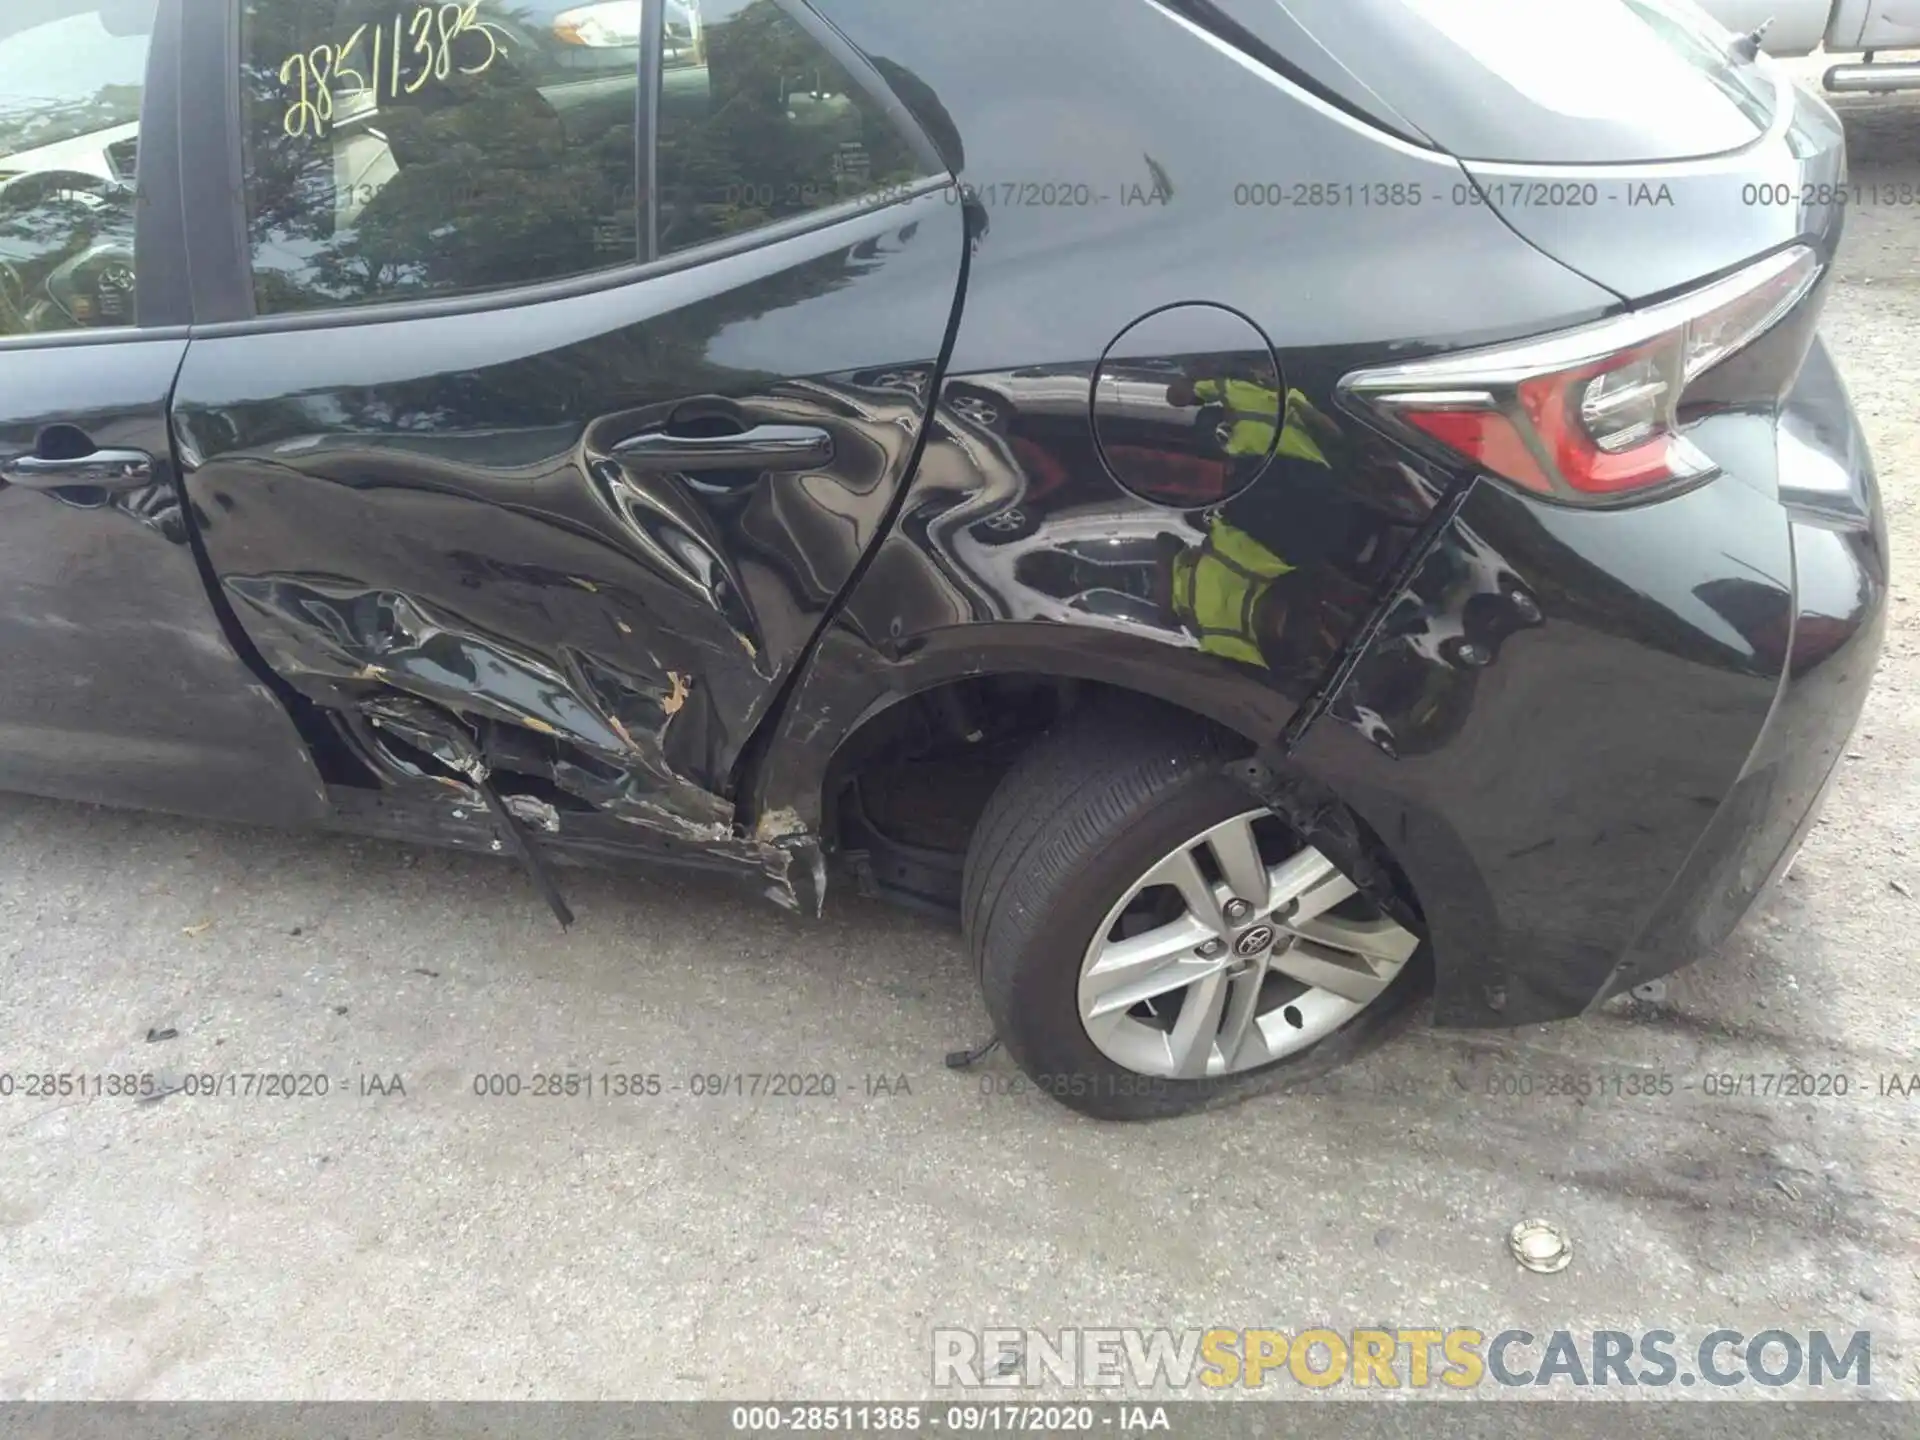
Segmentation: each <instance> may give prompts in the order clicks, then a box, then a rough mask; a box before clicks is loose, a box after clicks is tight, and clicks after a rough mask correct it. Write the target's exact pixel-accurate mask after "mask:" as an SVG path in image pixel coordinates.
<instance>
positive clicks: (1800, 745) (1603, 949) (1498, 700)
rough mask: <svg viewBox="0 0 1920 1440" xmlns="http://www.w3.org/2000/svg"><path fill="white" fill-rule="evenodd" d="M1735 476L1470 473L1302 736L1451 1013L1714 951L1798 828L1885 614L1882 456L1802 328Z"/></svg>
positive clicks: (1751, 427) (1497, 1018) (1555, 993)
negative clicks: (1653, 499)
mask: <svg viewBox="0 0 1920 1440" xmlns="http://www.w3.org/2000/svg"><path fill="white" fill-rule="evenodd" d="M1716 425H1717V426H1718V428H1717V429H1716V430H1715V432H1714V433H1713V434H1712V435H1710V436H1707V437H1706V448H1708V449H1709V450H1710V451H1711V452H1712V453H1714V454H1715V455H1716V458H1718V459H1719V460H1720V461H1721V464H1722V466H1723V467H1724V468H1725V469H1726V471H1727V472H1728V473H1727V474H1725V475H1723V476H1722V477H1721V478H1720V479H1718V480H1716V481H1714V482H1712V483H1711V484H1709V485H1706V486H1703V487H1701V488H1700V489H1697V490H1695V491H1692V492H1690V493H1688V494H1686V495H1682V496H1678V497H1675V498H1673V499H1670V500H1666V501H1662V502H1660V503H1657V504H1653V505H1647V506H1642V507H1637V508H1634V509H1629V510H1622V511H1615V512H1609V513H1593V512H1582V511H1573V510H1567V509H1561V508H1556V507H1552V506H1547V505H1542V504H1540V503H1538V502H1536V501H1533V500H1530V499H1526V498H1523V497H1521V496H1519V495H1516V494H1514V493H1512V492H1509V491H1507V490H1504V489H1501V488H1499V487H1496V486H1493V485H1490V484H1483V485H1481V486H1479V487H1477V488H1476V489H1475V491H1474V492H1473V493H1472V495H1470V496H1469V498H1468V500H1467V503H1466V505H1465V506H1464V508H1463V509H1462V511H1461V513H1460V515H1459V517H1458V519H1457V520H1456V521H1455V523H1454V524H1453V525H1452V526H1451V527H1450V529H1449V530H1448V531H1447V532H1446V533H1445V534H1444V535H1443V537H1442V538H1441V540H1440V542H1439V543H1438V544H1437V545H1436V547H1435V548H1434V550H1433V551H1432V553H1431V554H1430V555H1429V556H1428V558H1427V560H1426V561H1425V562H1424V563H1423V565H1422V566H1421V568H1420V569H1419V571H1418V572H1417V573H1416V576H1415V578H1414V580H1413V582H1412V583H1411V584H1410V586H1409V587H1408V590H1407V591H1406V592H1405V593H1404V594H1403V595H1402V596H1401V597H1400V599H1399V600H1398V602H1397V603H1396V606H1395V608H1394V611H1393V613H1392V615H1391V617H1390V619H1389V621H1388V623H1387V625H1386V626H1385V628H1384V629H1383V631H1382V633H1381V635H1380V636H1379V638H1378V639H1377V640H1376V641H1375V643H1374V644H1373V645H1372V646H1371V647H1370V648H1369V650H1368V651H1367V653H1366V654H1365V655H1364V656H1363V657H1362V659H1361V661H1360V664H1359V665H1358V666H1357V667H1356V669H1355V670H1354V672H1353V674H1352V676H1351V677H1350V679H1349V681H1348V683H1347V684H1346V685H1345V687H1344V688H1343V689H1342V691H1341V693H1340V695H1339V696H1338V697H1337V698H1336V700H1335V702H1334V704H1333V706H1332V707H1331V709H1330V710H1329V711H1328V713H1327V715H1326V716H1325V717H1324V718H1323V719H1321V720H1320V721H1319V722H1318V723H1316V724H1315V725H1314V727H1313V728H1312V729H1311V730H1310V731H1309V732H1308V734H1307V735H1306V737H1305V738H1304V741H1303V743H1302V744H1301V746H1300V747H1299V748H1298V750H1297V751H1296V754H1295V758H1296V759H1297V760H1298V761H1299V762H1301V763H1302V764H1303V765H1304V766H1305V767H1306V768H1307V769H1308V770H1310V771H1312V772H1313V773H1315V774H1316V775H1318V776H1319V777H1321V778H1322V779H1323V780H1325V781H1326V782H1328V783H1329V784H1331V785H1332V786H1333V787H1334V788H1335V790H1336V791H1337V792H1339V793H1340V794H1341V795H1342V796H1343V797H1345V798H1346V799H1347V800H1348V801H1349V803H1350V804H1351V805H1352V806H1353V807H1354V808H1355V809H1356V810H1357V811H1358V812H1359V813H1360V815H1361V816H1362V817H1363V818H1364V819H1365V820H1366V821H1367V822H1368V823H1369V824H1370V825H1371V826H1372V827H1373V828H1374V830H1375V831H1376V832H1378V834H1379V835H1380V836H1381V838H1382V839H1383V840H1384V841H1385V842H1386V844H1387V847H1388V848H1389V849H1390V850H1392V851H1393V853H1394V854H1395V856H1396V858H1397V859H1398V860H1399V861H1400V863H1401V865H1402V867H1403V868H1404V869H1405V871H1406V873H1407V877H1408V879H1409V880H1410V881H1411V882H1412V884H1413V886H1414V889H1415V891H1416V893H1417V894H1418V896H1419V899H1420V902H1421V905H1422V908H1423V910H1424V912H1425V916H1426V920H1427V925H1428V931H1429V934H1430V937H1431V939H1432V942H1433V949H1434V957H1435V963H1436V972H1437V985H1438V989H1437V996H1436V1019H1437V1021H1438V1023H1440V1024H1443V1025H1502V1024H1525V1023H1532V1022H1535V1021H1540V1020H1550V1019H1557V1018H1561V1017H1565V1016H1569V1015H1575V1014H1578V1013H1580V1012H1581V1011H1583V1010H1585V1009H1586V1008H1588V1007H1589V1006H1591V1005H1594V1004H1596V1003H1598V1002H1599V1001H1601V1000H1603V999H1605V998H1607V997H1608V996H1610V995H1613V994H1616V993H1618V992H1620V991H1621V990H1624V989H1626V988H1628V987H1630V986H1632V985H1636V984H1639V983H1641V982H1642V981H1644V980H1647V979H1649V978H1652V977H1654V976H1657V975H1660V974H1664V973H1666V972H1667V971H1670V970H1672V969H1674V968H1676V967H1678V966H1680V965H1683V964H1686V963H1687V962H1689V961H1690V960H1693V959H1697V958H1699V957H1700V956H1702V955H1704V954H1707V953H1709V952H1711V951H1712V950H1713V949H1714V948H1715V947H1717V946H1718V945H1719V944H1720V943H1721V942H1722V941H1723V940H1724V939H1725V938H1726V937H1727V935H1728V934H1729V933H1730V932H1731V931H1732V929H1733V928H1734V927H1735V926H1736V925H1737V924H1738V923H1739V921H1740V918H1741V917H1742V916H1743V915H1744V914H1745V913H1746V911H1747V910H1748V909H1749V908H1750V907H1751V905H1752V904H1753V902H1754V901H1755V900H1756V899H1757V898H1758V897H1759V895H1760V894H1761V893H1762V892H1763V891H1764V889H1765V887H1766V885H1767V884H1768V883H1769V882H1770V880H1771V879H1773V878H1775V877H1776V876H1777V875H1778V874H1779V872H1780V871H1781V870H1782V869H1783V868H1784V866H1785V863H1786V861H1787V860H1788V859H1789V858H1790V857H1791V855H1792V853H1793V851H1794V849H1795V848H1796V847H1797V844H1798V842H1799V840H1800V839H1801V838H1803V837H1804V835H1805V833H1806V831H1807V829H1808V828H1809V827H1810V826H1811V824H1812V820H1813V816H1814V814H1815V811H1816V807H1817V803H1818V801H1819V798H1820V796H1821V794H1822V792H1823V789H1824V787H1825V786H1826V785H1827V784H1828V782H1829V781H1830V779H1831V777H1832V776H1833V774H1834V772H1835V768H1836V766H1837V765H1838V764H1839V763H1840V761H1841V758H1842V756H1843V754H1844V752H1845V748H1846V744H1847V739H1848V736H1849V735H1850V734H1851V732H1852V730H1853V727H1854V724H1855V722H1856V720H1857V719H1858V717H1859V714H1860V710H1861V708H1862V706H1863V705H1864V703H1865V700H1866V695H1867V690H1868V686H1869V684H1870V682H1871V680H1872V676H1873V671H1874V665H1875V662H1876V660H1877V657H1878V654H1879V649H1880V642H1881V632H1882V628H1883V625H1884V621H1885V610H1886V590H1887V545H1886V530H1885V522H1884V519H1883V517H1882V515H1881V511H1880V504H1879V498H1878V494H1877V490H1876V487H1875V482H1874V476H1873V471H1872V465H1871V462H1870V460H1869V459H1868V455H1867V449H1866V445H1865V443H1864V440H1863V439H1862V437H1861V435H1860V432H1859V428H1858V425H1857V423H1856V421H1855V419H1854V416H1853V414H1852V410H1851V407H1850V406H1849V405H1848V403H1847V400H1846V396H1845V392H1844V390H1843V389H1842V387H1841V386H1840V384H1839V381H1838V377H1837V376H1836V375H1835V374H1834V372H1833V369H1832V365H1831V362H1830V361H1829V360H1828V358H1827V356H1826V354H1825V351H1824V349H1823V348H1821V347H1818V346H1816V347H1815V350H1814V353H1813V356H1812V358H1811V359H1810V361H1809V363H1808V365H1807V367H1806V371H1805V373H1804V375H1803V377H1802V380H1801V383H1800V385H1799V387H1798V388H1797V389H1796V391H1795V393H1794V395H1793V397H1792V398H1791V400H1790V402H1789V406H1788V409H1787V411H1786V414H1785V416H1784V417H1783V418H1782V419H1781V420H1780V421H1779V422H1778V423H1777V424H1776V423H1775V421H1774V420H1773V419H1772V418H1771V417H1740V418H1733V419H1729V420H1727V421H1726V422H1725V423H1724V424H1720V423H1719V422H1716Z"/></svg>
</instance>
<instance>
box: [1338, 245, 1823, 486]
mask: <svg viewBox="0 0 1920 1440" xmlns="http://www.w3.org/2000/svg"><path fill="white" fill-rule="evenodd" d="M1819 273H1820V266H1819V262H1818V260H1817V259H1816V258H1815V256H1814V254H1813V252H1812V251H1811V250H1809V249H1807V248H1806V247H1805V246H1798V245H1797V246H1794V247H1793V248H1792V249H1790V250H1785V251H1782V252H1781V253H1780V254H1778V255H1775V256H1771V257H1769V258H1768V259H1766V260H1763V261H1761V262H1760V263H1759V264H1757V265H1754V266H1750V267H1749V268H1748V269H1746V270H1743V271H1741V272H1740V273H1739V274H1737V275H1734V276H1731V277H1729V278H1728V279H1726V280H1722V281H1720V282H1718V283H1717V284H1714V285H1710V286H1707V287H1706V288H1705V289H1702V290H1699V291H1696V292H1694V293H1693V294H1691V295H1685V296H1682V297H1681V298H1679V299H1678V300H1671V301H1668V302H1666V303H1665V304H1662V305H1657V306H1653V307H1652V308H1650V309H1647V310H1643V311H1638V312H1635V313H1632V314H1627V315H1622V316H1619V317H1617V318H1615V319H1611V320H1605V321H1601V322H1600V323H1599V324H1596V325H1587V326H1582V327H1581V328H1580V329H1578V330H1570V331H1567V332H1565V333H1563V334H1560V335H1555V336H1549V337H1547V338H1545V339H1542V340H1529V341H1524V342H1522V343H1520V344H1518V345H1507V346H1501V347H1499V348H1497V349H1491V350H1480V351H1474V352H1472V353H1470V354H1464V355H1453V356H1448V357H1446V358H1444V359H1440V360H1433V361H1418V362H1415V363H1414V364H1411V365H1396V366H1392V367H1390V368H1387V369H1381V370H1368V371H1362V372H1361V373H1359V374H1357V375H1350V376H1348V377H1347V379H1346V380H1344V381H1343V382H1341V391H1342V393H1343V394H1344V395H1346V396H1347V397H1349V398H1350V399H1352V400H1354V401H1357V402H1359V403H1360V404H1362V405H1364V406H1365V407H1367V408H1368V409H1370V410H1371V411H1373V413H1375V414H1376V415H1378V416H1380V417H1382V418H1383V419H1385V420H1386V421H1387V422H1388V423H1389V425H1391V426H1392V427H1394V428H1396V429H1399V430H1401V431H1402V432H1403V433H1405V432H1408V431H1412V432H1417V433H1418V434H1419V435H1420V436H1423V437H1425V438H1426V439H1427V440H1430V441H1435V442H1438V443H1439V444H1440V445H1442V446H1444V447H1445V448H1446V449H1447V450H1449V451H1451V452H1453V454H1455V455H1456V456H1464V457H1465V458H1466V459H1468V460H1470V461H1472V462H1473V465H1474V466H1475V468H1476V469H1479V470H1483V471H1485V472H1487V473H1488V474H1491V475H1496V476H1499V477H1500V478H1502V479H1504V480H1508V481H1511V482H1512V483H1513V484H1516V485H1519V486H1522V487H1524V488H1525V489H1527V490H1531V491H1533V492H1535V493H1536V494H1540V495H1549V496H1552V497H1554V498H1555V499H1559V500H1567V501H1574V502H1581V503H1589V504H1590V503H1594V502H1596V501H1605V500H1608V499H1610V498H1613V497H1618V496H1623V495H1632V494H1636V493H1637V492H1641V491H1646V490H1651V489H1654V488H1656V487H1660V486H1667V485H1672V484H1676V483H1680V482H1685V481H1692V480H1699V479H1703V478H1705V477H1707V476H1710V475H1712V474H1714V473H1715V467H1714V465H1713V462H1712V461H1711V460H1709V459H1708V458H1707V457H1706V456H1705V455H1703V454H1702V453H1701V452H1700V451H1699V450H1698V449H1696V448H1695V447H1694V446H1693V445H1692V444H1690V443H1689V442H1688V441H1687V439H1686V436H1685V434H1684V427H1683V426H1682V424H1681V422H1680V418H1679V410H1680V403H1681V400H1682V397H1683V396H1684V395H1685V393H1686V389H1687V386H1688V385H1689V384H1690V383H1692V382H1693V381H1694V380H1695V379H1696V378H1698V377H1699V376H1701V375H1704V374H1705V373H1706V372H1707V371H1709V370H1711V369H1713V367H1715V366H1716V365H1718V364H1720V363H1721V362H1722V361H1724V360H1726V359H1728V358H1729V357H1730V356H1732V355H1734V354H1735V353H1736V352H1738V351H1740V350H1742V349H1744V348H1745V347H1746V346H1748V345H1750V344H1752V343H1753V341H1755V340H1757V339H1759V338H1760V336H1762V335H1764V334H1765V333H1766V332H1767V331H1768V330H1769V329H1771V328H1772V327H1773V326H1774V325H1775V324H1776V323H1777V322H1778V321H1779V320H1780V319H1781V318H1782V317H1783V316H1785V315H1786V314H1787V313H1788V312H1789V311H1791V310H1792V309H1793V308H1794V306H1796V305H1798V304H1799V303H1800V301H1801V300H1802V299H1803V298H1804V297H1805V296H1806V294H1807V292H1808V291H1809V290H1810V289H1812V287H1813V285H1814V282H1815V281H1816V280H1817V279H1818V278H1819ZM1803 356H1804V352H1802V355H1801V356H1798V357H1795V358H1794V359H1793V360H1792V363H1791V365H1790V366H1789V367H1786V368H1788V369H1790V370H1791V371H1792V372H1793V373H1797V372H1798V367H1799V359H1800V358H1803ZM1793 373H1786V374H1782V375H1781V376H1779V377H1778V378H1779V380H1780V384H1779V389H1778V393H1776V394H1775V395H1773V396H1772V397H1770V398H1772V399H1775V400H1777V399H1778V395H1779V394H1784V393H1785V391H1786V389H1787V388H1788V386H1790V385H1791V383H1792V380H1793ZM1695 418H1697V417H1695Z"/></svg>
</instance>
